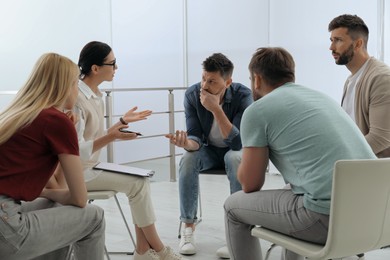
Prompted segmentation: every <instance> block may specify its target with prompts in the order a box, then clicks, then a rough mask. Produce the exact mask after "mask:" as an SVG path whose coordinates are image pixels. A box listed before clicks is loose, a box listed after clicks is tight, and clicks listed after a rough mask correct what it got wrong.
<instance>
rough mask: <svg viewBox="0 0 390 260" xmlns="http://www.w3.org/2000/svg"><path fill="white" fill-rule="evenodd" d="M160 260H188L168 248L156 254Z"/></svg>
mask: <svg viewBox="0 0 390 260" xmlns="http://www.w3.org/2000/svg"><path fill="white" fill-rule="evenodd" d="M157 255H158V256H159V257H160V258H159V259H160V260H188V259H187V258H183V257H182V256H181V255H178V254H176V253H175V252H174V251H173V250H172V248H170V247H169V246H166V247H164V249H163V250H161V251H160V252H157Z"/></svg>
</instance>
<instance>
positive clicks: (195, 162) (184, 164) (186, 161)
mask: <svg viewBox="0 0 390 260" xmlns="http://www.w3.org/2000/svg"><path fill="white" fill-rule="evenodd" d="M199 164H200V160H199V152H198V151H195V152H185V153H184V155H183V157H182V158H181V160H180V163H179V174H180V177H181V178H182V177H185V176H186V175H187V174H191V173H193V172H194V171H195V170H196V169H199V167H200V165H199Z"/></svg>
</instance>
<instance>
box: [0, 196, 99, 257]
mask: <svg viewBox="0 0 390 260" xmlns="http://www.w3.org/2000/svg"><path fill="white" fill-rule="evenodd" d="M104 231H105V222H104V213H103V210H102V209H101V208H99V207H97V206H94V205H87V206H86V207H85V208H78V207H73V206H62V205H60V204H58V203H55V202H52V201H50V200H47V199H43V198H38V199H36V200H34V201H32V202H22V203H20V202H17V201H14V200H13V199H11V198H9V197H7V196H2V195H0V259H7V260H21V259H23V260H25V259H45V260H49V259H53V260H58V259H65V257H66V254H67V252H68V249H69V245H71V244H73V246H74V254H75V257H76V259H80V260H102V259H103V257H104V256H103V254H104Z"/></svg>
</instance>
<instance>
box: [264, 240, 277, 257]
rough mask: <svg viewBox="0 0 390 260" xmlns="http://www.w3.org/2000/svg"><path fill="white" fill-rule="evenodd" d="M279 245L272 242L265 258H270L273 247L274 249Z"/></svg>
mask: <svg viewBox="0 0 390 260" xmlns="http://www.w3.org/2000/svg"><path fill="white" fill-rule="evenodd" d="M277 246H278V245H277V244H272V245H271V246H270V247H269V248H268V250H267V253H266V254H265V258H264V260H268V258H269V255H270V254H271V251H272V249H274V248H275V247H277Z"/></svg>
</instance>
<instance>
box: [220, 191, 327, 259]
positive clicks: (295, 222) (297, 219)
mask: <svg viewBox="0 0 390 260" xmlns="http://www.w3.org/2000/svg"><path fill="white" fill-rule="evenodd" d="M224 208H225V232H226V241H227V246H228V248H229V252H230V256H231V259H232V260H243V259H245V260H252V259H253V260H261V259H263V257H262V253H261V248H260V243H259V239H258V238H256V237H252V235H251V229H252V227H253V226H254V225H260V226H262V227H265V228H268V229H271V230H275V231H278V232H280V233H283V234H286V235H289V236H292V237H296V238H299V239H302V240H306V241H310V242H314V243H318V244H325V242H326V238H327V235H328V223H329V216H328V215H324V214H319V213H316V212H313V211H310V210H308V209H306V208H305V207H304V206H303V196H298V195H295V194H293V193H292V191H291V190H285V189H283V190H263V191H258V192H252V193H244V192H243V191H238V192H236V193H234V194H232V195H231V196H230V197H228V198H227V200H226V201H225V205H224ZM282 259H287V260H298V259H304V258H303V257H302V256H299V255H297V254H295V253H293V252H291V251H287V250H283V252H282Z"/></svg>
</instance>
